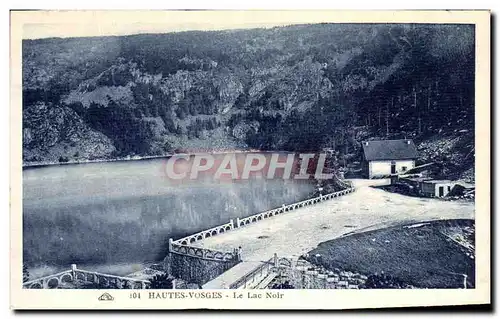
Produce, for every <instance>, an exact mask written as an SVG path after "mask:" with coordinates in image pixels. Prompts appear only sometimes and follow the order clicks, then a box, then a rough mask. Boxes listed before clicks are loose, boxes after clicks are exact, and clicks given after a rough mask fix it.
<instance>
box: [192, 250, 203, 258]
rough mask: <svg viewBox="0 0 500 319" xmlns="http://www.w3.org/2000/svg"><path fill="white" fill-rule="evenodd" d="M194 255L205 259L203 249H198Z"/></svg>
mask: <svg viewBox="0 0 500 319" xmlns="http://www.w3.org/2000/svg"><path fill="white" fill-rule="evenodd" d="M194 254H195V255H196V256H198V257H203V251H202V250H201V249H197V250H196V251H195V252H194Z"/></svg>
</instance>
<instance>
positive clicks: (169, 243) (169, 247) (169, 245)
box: [168, 238, 174, 252]
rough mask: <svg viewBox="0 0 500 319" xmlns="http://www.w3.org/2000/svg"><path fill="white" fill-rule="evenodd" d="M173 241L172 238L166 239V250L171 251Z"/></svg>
mask: <svg viewBox="0 0 500 319" xmlns="http://www.w3.org/2000/svg"><path fill="white" fill-rule="evenodd" d="M173 243H174V240H173V239H172V238H169V239H168V251H169V252H172V244H173Z"/></svg>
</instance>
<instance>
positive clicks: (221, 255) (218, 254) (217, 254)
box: [214, 252, 224, 259]
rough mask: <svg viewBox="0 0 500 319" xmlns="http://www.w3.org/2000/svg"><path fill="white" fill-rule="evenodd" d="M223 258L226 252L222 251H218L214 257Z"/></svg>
mask: <svg viewBox="0 0 500 319" xmlns="http://www.w3.org/2000/svg"><path fill="white" fill-rule="evenodd" d="M223 258H224V254H223V253H221V252H216V253H215V255H214V259H223Z"/></svg>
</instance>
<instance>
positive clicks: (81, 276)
mask: <svg viewBox="0 0 500 319" xmlns="http://www.w3.org/2000/svg"><path fill="white" fill-rule="evenodd" d="M75 277H76V279H80V280H85V279H86V278H85V274H83V273H81V272H77V273H76V274H75Z"/></svg>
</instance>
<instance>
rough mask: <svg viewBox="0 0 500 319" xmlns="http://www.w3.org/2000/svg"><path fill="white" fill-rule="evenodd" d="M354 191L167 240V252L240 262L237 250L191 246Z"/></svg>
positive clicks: (312, 199)
mask: <svg viewBox="0 0 500 319" xmlns="http://www.w3.org/2000/svg"><path fill="white" fill-rule="evenodd" d="M354 191H355V188H354V187H353V186H351V187H349V188H346V189H343V190H341V191H337V192H333V193H330V194H327V195H319V196H318V197H314V198H310V199H306V200H303V201H300V202H297V203H293V204H289V205H285V204H283V205H282V206H281V207H279V208H275V209H271V210H268V211H265V212H261V213H257V214H254V215H251V216H248V217H245V218H236V222H235V221H234V220H233V219H231V220H229V222H228V223H225V224H222V225H219V226H216V227H212V228H210V229H206V230H203V231H200V232H197V233H195V234H192V235H189V236H186V237H182V238H180V239H177V240H173V239H172V238H170V239H169V251H170V252H171V253H174V254H179V255H185V256H190V257H195V258H201V259H208V260H216V261H229V260H241V256H239V252H238V249H234V250H233V251H225V252H224V251H218V250H213V249H208V248H204V247H197V246H194V245H192V244H193V243H195V242H197V241H200V240H203V239H205V238H209V237H213V236H217V235H220V234H223V233H226V232H228V231H231V230H234V229H237V228H240V227H244V226H246V225H249V224H252V223H256V222H258V221H261V220H264V219H268V218H270V217H273V216H276V215H279V214H283V213H285V212H290V211H292V210H295V209H298V208H302V207H306V206H311V205H314V204H318V203H321V202H324V201H326V200H330V199H333V198H336V197H340V196H343V195H347V194H349V193H352V192H354Z"/></svg>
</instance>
